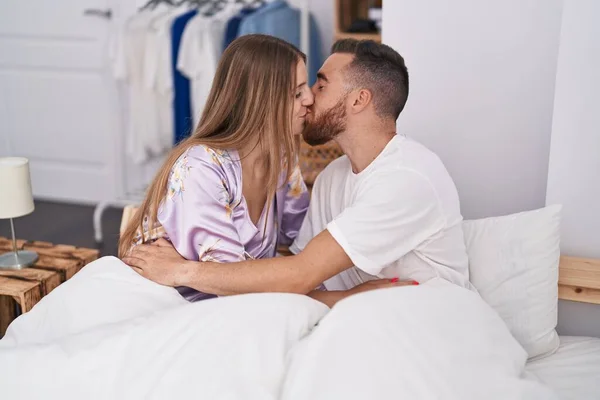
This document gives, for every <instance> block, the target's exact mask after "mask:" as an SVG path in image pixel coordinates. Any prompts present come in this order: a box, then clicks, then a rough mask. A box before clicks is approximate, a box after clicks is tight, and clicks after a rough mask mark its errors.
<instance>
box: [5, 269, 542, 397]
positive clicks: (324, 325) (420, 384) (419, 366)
mask: <svg viewBox="0 0 600 400" xmlns="http://www.w3.org/2000/svg"><path fill="white" fill-rule="evenodd" d="M526 357H527V355H526V353H525V351H524V350H523V349H522V348H521V347H520V346H519V345H518V343H517V342H516V341H515V340H514V339H513V338H512V336H511V335H510V333H509V332H508V329H507V328H506V327H505V325H504V324H503V322H502V320H501V319H500V318H499V317H498V316H497V315H496V313H495V312H494V311H493V310H491V309H490V308H489V307H488V306H487V305H486V304H485V303H484V302H483V301H482V300H481V299H480V298H479V297H478V296H477V295H476V294H473V293H471V292H468V291H466V290H464V289H461V288H458V287H455V286H452V285H450V284H446V283H444V282H441V281H433V282H431V283H429V284H426V285H422V286H419V287H403V288H396V289H387V290H380V291H376V292H370V293H365V294H363V295H359V296H354V297H352V298H349V299H347V300H345V301H343V302H341V303H339V304H338V305H337V306H336V307H334V308H333V310H332V311H329V309H328V308H327V307H325V306H324V305H322V304H321V303H318V302H316V301H314V300H312V299H310V298H308V297H305V296H299V295H291V294H254V295H244V296H233V297H228V298H220V299H215V300H207V301H203V302H199V303H194V304H189V303H187V302H185V301H184V300H182V299H181V298H180V297H179V295H178V294H177V292H176V291H175V290H174V289H170V288H166V287H162V286H159V285H156V284H154V283H152V282H149V281H147V280H145V279H143V278H141V277H140V276H138V275H137V274H136V273H135V272H133V271H132V270H131V269H129V268H128V267H127V266H125V265H124V264H122V263H121V262H120V261H119V260H117V259H115V258H111V257H106V258H102V259H100V260H98V261H96V262H94V263H92V264H90V265H88V266H87V267H85V268H84V269H83V270H82V271H81V272H80V273H78V274H77V275H76V276H75V277H74V278H73V279H71V280H70V281H68V282H66V283H65V284H63V285H61V286H60V287H59V288H57V289H56V290H55V291H53V292H52V293H51V294H49V295H48V296H46V297H45V298H44V299H42V301H41V302H40V303H39V304H38V305H36V307H34V309H33V310H32V311H31V312H29V313H27V314H25V315H23V316H21V317H20V318H18V319H17V320H16V321H15V322H13V324H12V325H11V326H10V328H9V331H8V332H7V335H6V336H5V338H4V339H3V340H1V341H0V388H1V389H0V390H1V393H2V398H6V399H37V398H49V399H54V398H60V399H81V398H85V399H128V400H130V399H172V398H179V397H183V396H187V397H189V396H193V397H194V398H203V399H211V400H212V399H244V400H246V399H302V400H306V399H311V400H312V399H321V398H322V399H344V400H347V399H398V398H410V399H441V398H443V399H457V400H458V399H461V400H464V399H480V398H486V399H492V398H498V399H552V398H553V397H552V394H551V393H549V391H548V389H546V388H544V387H542V386H540V385H538V384H535V383H532V382H530V381H525V380H523V379H521V378H520V376H521V374H522V372H523V368H524V365H525V361H526Z"/></svg>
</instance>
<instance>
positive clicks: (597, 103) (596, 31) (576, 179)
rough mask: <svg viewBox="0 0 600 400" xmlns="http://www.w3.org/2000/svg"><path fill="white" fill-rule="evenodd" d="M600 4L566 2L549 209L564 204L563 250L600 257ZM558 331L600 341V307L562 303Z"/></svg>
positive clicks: (587, 0) (584, 0)
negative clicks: (586, 336) (550, 206)
mask: <svg viewBox="0 0 600 400" xmlns="http://www.w3.org/2000/svg"><path fill="white" fill-rule="evenodd" d="M598 16H600V2H598V1H597V0H567V1H565V4H564V10H563V19H562V29H561V42H560V50H559V55H558V68H557V69H558V70H557V76H556V90H555V99H554V116H553V122H552V139H551V146H550V164H549V172H548V191H547V195H546V202H547V203H548V204H554V203H561V204H563V206H564V207H563V218H562V222H561V250H562V252H563V253H564V254H568V255H574V256H580V257H590V258H600V229H599V228H600V200H599V199H600V175H599V173H600V112H599V111H600V97H599V96H600V95H599V93H600V25H599V24H598ZM559 315H560V316H561V317H560V318H559V326H558V328H559V331H560V332H561V333H564V334H584V333H589V332H592V333H596V335H597V336H600V306H591V305H583V304H578V303H573V302H568V301H561V302H560V304H559Z"/></svg>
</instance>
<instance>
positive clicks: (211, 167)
mask: <svg viewBox="0 0 600 400" xmlns="http://www.w3.org/2000/svg"><path fill="white" fill-rule="evenodd" d="M204 153H205V154H204ZM232 193H233V191H232V188H231V187H230V182H229V181H228V179H227V176H226V174H225V171H224V170H223V167H222V165H221V164H220V163H219V161H218V158H216V157H212V156H211V154H210V150H208V151H206V150H205V148H203V147H196V148H193V149H192V150H190V151H188V153H187V154H184V155H183V156H182V157H180V158H179V160H178V161H177V162H176V163H175V165H174V166H173V169H172V171H171V176H170V178H169V182H168V191H167V197H166V199H165V200H164V202H163V203H162V204H161V208H160V212H159V218H158V219H159V222H160V223H161V224H162V226H163V227H164V229H165V231H166V233H167V235H168V237H169V240H170V241H171V243H173V246H175V248H176V249H177V251H178V252H179V253H180V254H181V255H182V256H183V257H185V258H186V259H188V260H201V261H217V262H234V261H240V260H243V259H244V258H245V257H244V246H243V245H242V243H241V242H240V239H239V234H238V231H237V229H236V228H235V226H234V225H233V220H232V213H233V208H234V207H235V205H236V204H234V203H235V202H234V200H233V199H234V196H233V194H232Z"/></svg>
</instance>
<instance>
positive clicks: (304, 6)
mask: <svg viewBox="0 0 600 400" xmlns="http://www.w3.org/2000/svg"><path fill="white" fill-rule="evenodd" d="M235 1H236V2H238V3H245V1H243V0H235ZM226 2H228V0H180V1H175V0H150V1H148V3H147V4H146V5H144V7H153V6H155V5H158V4H159V3H167V4H168V5H173V6H177V5H181V4H189V3H194V5H196V4H197V5H199V6H203V5H206V4H209V3H210V4H213V5H215V6H217V5H218V4H224V3H226ZM308 2H309V0H302V3H301V5H300V7H299V9H300V49H301V50H302V52H303V53H304V54H306V55H308V54H310V12H309V4H308ZM126 180H127V176H126V173H125V170H124V168H121V174H120V181H119V185H121V192H123V194H122V195H121V196H118V197H117V198H116V199H115V200H113V201H103V202H100V203H98V204H97V205H96V208H95V209H94V216H93V224H94V239H95V241H96V244H97V245H100V244H102V243H103V241H104V237H103V234H102V216H103V215H104V211H106V209H107V208H109V207H119V208H120V207H126V206H128V205H132V204H139V203H140V202H141V201H142V200H143V199H144V196H145V193H146V190H147V187H143V186H142V187H138V188H135V189H133V190H127V189H126V188H125V182H126Z"/></svg>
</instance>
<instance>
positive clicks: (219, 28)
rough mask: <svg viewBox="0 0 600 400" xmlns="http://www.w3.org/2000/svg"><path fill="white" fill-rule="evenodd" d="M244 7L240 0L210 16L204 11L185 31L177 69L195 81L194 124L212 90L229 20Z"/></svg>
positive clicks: (193, 83) (192, 88)
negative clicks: (205, 14) (239, 2)
mask: <svg viewBox="0 0 600 400" xmlns="http://www.w3.org/2000/svg"><path fill="white" fill-rule="evenodd" d="M241 8H242V6H241V5H240V4H228V5H227V6H226V7H225V8H224V9H223V10H222V11H220V12H218V13H217V14H215V15H213V16H210V17H207V16H204V15H202V14H201V13H200V14H198V15H197V16H195V17H194V18H192V19H191V20H190V22H189V23H188V24H187V25H186V27H185V30H184V31H183V36H182V37H181V45H180V48H179V57H178V59H177V69H178V70H179V71H180V72H181V73H182V74H183V75H185V76H186V77H187V78H188V79H190V81H191V85H192V87H191V93H192V117H193V120H194V127H196V126H197V125H198V122H199V120H200V116H201V115H202V111H203V109H204V105H205V104H206V100H207V99H208V95H209V93H210V89H211V86H212V82H213V78H214V76H215V72H216V70H217V64H218V63H219V59H220V57H221V52H222V46H223V36H224V34H225V27H226V24H227V22H228V21H229V19H231V17H233V16H234V15H236V14H237V13H238V12H239V10H240V9H241Z"/></svg>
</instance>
